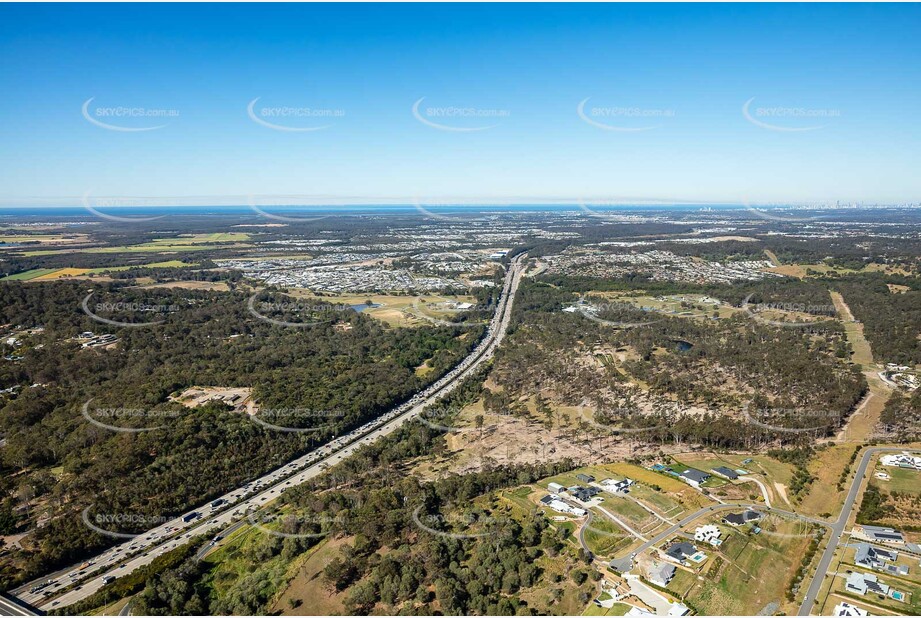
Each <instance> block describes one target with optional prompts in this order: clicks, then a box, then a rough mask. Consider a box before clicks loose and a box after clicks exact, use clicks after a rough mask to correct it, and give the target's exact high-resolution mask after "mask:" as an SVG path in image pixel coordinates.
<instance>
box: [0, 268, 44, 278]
mask: <svg viewBox="0 0 921 618" xmlns="http://www.w3.org/2000/svg"><path fill="white" fill-rule="evenodd" d="M56 270H58V269H56V268H33V269H32V270H26V271H23V272H21V273H16V274H15V275H9V276H6V277H4V278H3V279H0V281H31V280H32V279H37V278H38V277H41V276H44V275H47V274H49V273H53V272H54V271H56Z"/></svg>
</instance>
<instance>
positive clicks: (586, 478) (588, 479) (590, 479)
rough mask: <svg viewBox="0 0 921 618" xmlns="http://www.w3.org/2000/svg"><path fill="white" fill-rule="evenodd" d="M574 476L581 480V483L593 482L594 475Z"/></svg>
mask: <svg viewBox="0 0 921 618" xmlns="http://www.w3.org/2000/svg"><path fill="white" fill-rule="evenodd" d="M576 478H577V479H579V480H580V481H582V482H583V483H594V482H595V477H594V476H592V475H591V474H577V475H576Z"/></svg>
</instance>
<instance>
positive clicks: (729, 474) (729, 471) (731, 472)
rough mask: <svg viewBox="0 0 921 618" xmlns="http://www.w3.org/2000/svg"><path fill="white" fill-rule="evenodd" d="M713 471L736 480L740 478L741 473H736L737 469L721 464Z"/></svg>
mask: <svg viewBox="0 0 921 618" xmlns="http://www.w3.org/2000/svg"><path fill="white" fill-rule="evenodd" d="M713 471H714V472H716V473H717V474H719V475H720V476H724V477H726V478H727V479H729V480H730V481H734V480H736V479H737V478H739V475H738V473H736V471H735V470H732V469H730V468H727V467H726V466H719V467H717V468H713Z"/></svg>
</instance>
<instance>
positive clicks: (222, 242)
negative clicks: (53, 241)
mask: <svg viewBox="0 0 921 618" xmlns="http://www.w3.org/2000/svg"><path fill="white" fill-rule="evenodd" d="M249 239H250V235H249V234H248V233H246V232H219V233H215V234H192V235H190V236H177V237H175V238H157V239H155V240H152V241H150V242H145V243H141V244H138V245H127V246H118V247H86V248H82V249H48V250H38V251H25V252H23V255H24V256H27V257H40V256H43V255H57V254H62V253H179V252H184V251H207V250H210V249H214V248H215V247H220V248H222V249H232V248H246V247H250V246H252V245H249V244H245V241H247V240H249Z"/></svg>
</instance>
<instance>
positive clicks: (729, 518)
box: [723, 509, 761, 526]
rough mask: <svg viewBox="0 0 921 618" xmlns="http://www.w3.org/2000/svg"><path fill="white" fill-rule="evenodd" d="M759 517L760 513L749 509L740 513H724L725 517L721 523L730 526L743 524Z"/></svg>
mask: <svg viewBox="0 0 921 618" xmlns="http://www.w3.org/2000/svg"><path fill="white" fill-rule="evenodd" d="M759 519H761V513H759V512H758V511H752V510H751V509H749V510H747V511H743V512H741V513H730V514H729V515H726V517H724V518H723V523H724V524H729V525H730V526H744V525H745V524H747V523H749V522H752V521H758V520H759Z"/></svg>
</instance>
